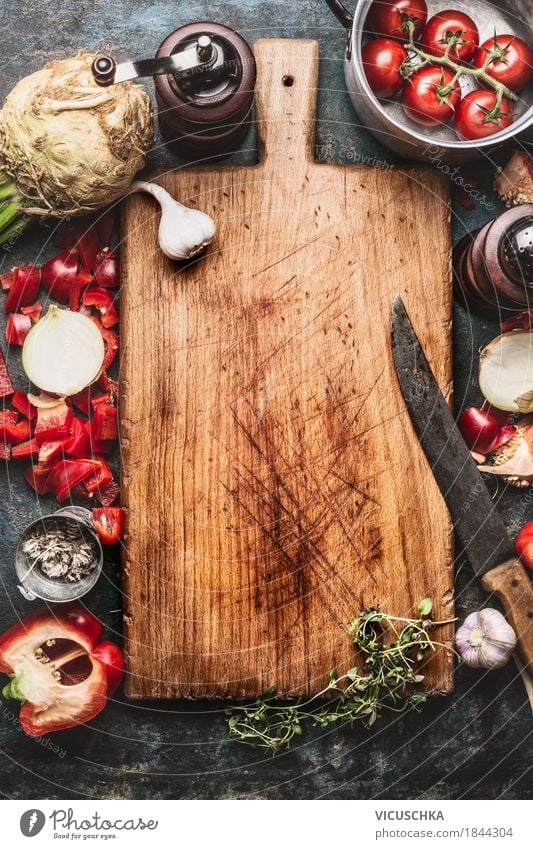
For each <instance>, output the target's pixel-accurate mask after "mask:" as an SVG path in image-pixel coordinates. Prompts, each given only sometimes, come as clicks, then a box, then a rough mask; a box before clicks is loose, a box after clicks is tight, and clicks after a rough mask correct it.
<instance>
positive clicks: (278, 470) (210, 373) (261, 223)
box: [121, 40, 453, 698]
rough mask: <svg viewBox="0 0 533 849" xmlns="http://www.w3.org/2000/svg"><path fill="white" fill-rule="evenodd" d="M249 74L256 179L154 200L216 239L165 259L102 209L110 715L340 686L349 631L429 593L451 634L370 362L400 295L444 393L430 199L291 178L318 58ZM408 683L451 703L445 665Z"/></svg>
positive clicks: (196, 179)
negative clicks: (333, 672)
mask: <svg viewBox="0 0 533 849" xmlns="http://www.w3.org/2000/svg"><path fill="white" fill-rule="evenodd" d="M255 55H256V57H257V61H258V90H257V115H258V121H259V135H260V141H261V159H260V164H259V165H257V166H256V167H250V168H244V167H243V168H233V167H225V166H224V165H221V164H220V165H217V166H216V167H211V168H208V169H205V170H202V169H191V170H178V171H176V172H173V173H168V174H165V175H164V176H162V177H161V178H160V182H161V184H162V185H164V186H165V187H166V188H167V189H168V190H169V191H170V192H171V193H172V194H173V195H174V196H176V197H177V198H179V199H181V200H182V201H183V202H184V203H186V204H188V205H191V206H197V207H198V208H200V209H203V210H205V211H206V212H208V213H210V214H211V215H212V216H213V217H214V218H215V219H216V221H217V224H218V234H217V237H216V241H215V242H214V243H213V245H212V246H211V249H210V250H209V252H208V254H207V255H206V256H205V257H204V258H202V259H201V260H199V261H197V262H195V263H193V264H191V265H189V267H183V266H180V265H178V264H176V263H174V262H171V261H170V260H167V259H166V258H165V257H164V256H163V255H162V254H161V252H160V251H159V249H158V244H157V227H158V221H159V211H158V207H157V205H156V204H155V203H154V202H153V199H152V198H151V197H149V196H145V195H143V196H141V195H136V196H134V197H132V198H130V199H129V200H128V201H127V202H126V204H125V210H124V221H123V224H124V229H123V235H124V247H123V266H122V267H123V288H122V352H123V353H122V364H121V387H122V399H121V428H122V452H123V456H122V463H123V465H122V470H123V471H122V493H123V503H124V506H125V507H126V510H127V527H126V537H125V541H124V556H123V577H124V590H125V596H124V621H125V633H126V656H127V667H128V672H129V676H128V679H127V685H126V690H127V694H128V696H130V697H150V698H152V697H161V698H163V697H165V698H166V697H169V698H174V697H179V698H181V697H204V696H207V697H231V698H236V697H241V696H243V697H244V696H246V697H248V696H254V695H259V694H260V693H261V692H263V691H264V689H265V688H266V687H267V686H269V685H272V684H274V685H276V686H277V687H278V688H279V691H280V692H282V693H286V694H296V693H313V692H317V691H319V690H320V689H321V688H322V687H323V685H324V683H325V680H326V677H327V674H328V672H329V670H330V669H332V668H333V667H336V668H337V669H338V670H339V671H340V670H343V669H346V668H348V667H351V666H352V665H353V664H354V657H353V653H352V651H351V648H350V639H349V637H348V636H347V634H346V630H345V627H346V623H347V622H348V620H349V619H350V618H353V617H354V616H355V615H356V614H357V613H358V612H359V611H360V610H361V609H363V608H365V607H368V606H371V605H380V606H381V608H382V609H383V610H386V611H388V612H392V613H395V614H397V615H398V616H405V615H412V613H413V611H414V610H415V609H416V605H417V602H418V601H419V600H420V599H421V598H423V597H424V596H428V595H429V596H431V597H432V598H433V599H434V602H435V607H436V613H437V616H439V617H440V616H443V617H449V616H450V615H452V614H453V590H452V587H453V574H452V569H451V563H452V537H451V528H450V522H449V518H448V515H447V512H446V509H445V507H444V504H443V501H442V499H441V496H440V494H439V492H438V490H437V487H436V485H435V483H434V481H433V477H432V475H431V472H430V470H429V468H428V466H427V463H426V460H425V458H424V456H423V454H422V451H421V449H420V447H419V445H418V442H417V439H416V437H415V435H414V431H413V429H412V426H411V424H410V420H409V416H408V414H407V412H406V410H405V407H404V403H403V400H402V398H401V396H400V393H399V390H398V387H397V383H396V379H395V375H394V370H393V365H392V360H391V351H390V340H389V323H390V309H391V305H392V302H393V299H394V296H395V295H396V294H397V293H401V295H402V297H403V299H404V301H405V303H406V305H407V308H408V310H409V312H410V314H411V317H412V319H413V321H414V323H415V326H416V327H417V328H418V330H419V333H420V336H421V338H422V341H423V343H424V345H425V348H426V351H427V353H428V356H429V359H430V361H431V362H432V364H433V367H434V369H435V371H436V374H437V376H438V378H439V380H440V383H441V387H442V389H443V390H444V391H445V392H446V393H448V394H449V393H450V388H451V299H452V295H451V282H450V277H451V275H450V252H451V245H450V228H449V198H448V189H447V186H446V184H445V182H444V181H443V180H442V179H441V177H440V176H439V174H438V173H436V171H434V170H431V169H423V168H419V167H417V168H395V169H393V168H390V167H383V166H382V167H345V166H343V165H319V164H317V163H315V161H314V158H313V140H314V117H315V99H316V87H317V80H318V44H317V43H316V42H315V41H289V40H275V41H274V40H273V41H270V40H269V41H261V42H259V43H258V44H256V46H255ZM354 120H355V118H354ZM439 636H440V639H441V640H443V641H449V640H450V639H451V638H452V631H451V629H450V628H447V629H445V630H443V631H442V632H441V633H440V634H439ZM427 681H428V685H429V687H430V689H431V690H433V691H434V692H441V693H444V692H448V691H449V690H450V689H451V687H452V659H451V656H449V655H447V654H446V653H445V652H443V651H439V652H438V653H437V654H436V656H435V657H434V658H433V660H432V661H431V663H430V665H429V669H428V679H427Z"/></svg>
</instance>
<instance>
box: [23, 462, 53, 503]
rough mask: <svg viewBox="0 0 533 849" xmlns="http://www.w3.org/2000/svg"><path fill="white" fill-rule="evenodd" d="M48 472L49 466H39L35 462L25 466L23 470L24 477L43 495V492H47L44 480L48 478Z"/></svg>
mask: <svg viewBox="0 0 533 849" xmlns="http://www.w3.org/2000/svg"><path fill="white" fill-rule="evenodd" d="M49 474H50V467H49V466H41V465H39V464H37V465H35V466H29V468H27V469H26V471H25V472H24V477H25V478H26V481H27V482H28V483H29V485H30V486H31V487H32V489H34V490H35V492H37V493H38V494H39V495H44V494H45V492H48V490H47V488H46V481H47V480H48V476H49Z"/></svg>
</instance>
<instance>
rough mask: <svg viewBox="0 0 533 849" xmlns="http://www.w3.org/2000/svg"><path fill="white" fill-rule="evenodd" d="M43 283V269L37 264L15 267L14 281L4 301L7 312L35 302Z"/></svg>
mask: <svg viewBox="0 0 533 849" xmlns="http://www.w3.org/2000/svg"><path fill="white" fill-rule="evenodd" d="M40 285H41V269H40V268H37V266H36V265H26V266H25V267H24V268H14V269H13V283H12V284H11V288H10V289H9V292H8V295H7V298H6V300H5V302H4V309H5V311H6V312H16V311H17V310H19V309H20V308H21V307H29V305H30V304H33V302H34V301H35V299H36V297H37V293H38V292H39V286H40Z"/></svg>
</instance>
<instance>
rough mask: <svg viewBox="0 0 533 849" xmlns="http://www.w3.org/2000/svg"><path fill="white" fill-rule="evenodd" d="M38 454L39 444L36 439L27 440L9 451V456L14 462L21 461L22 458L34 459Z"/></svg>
mask: <svg viewBox="0 0 533 849" xmlns="http://www.w3.org/2000/svg"><path fill="white" fill-rule="evenodd" d="M38 453H39V443H38V442H37V440H36V439H28V440H27V441H26V442H21V443H19V445H14V446H13V448H12V451H11V455H12V457H13V459H14V460H16V459H22V458H23V457H24V458H26V457H35V456H36V455H37V454H38Z"/></svg>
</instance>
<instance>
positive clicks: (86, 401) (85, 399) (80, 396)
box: [70, 386, 92, 416]
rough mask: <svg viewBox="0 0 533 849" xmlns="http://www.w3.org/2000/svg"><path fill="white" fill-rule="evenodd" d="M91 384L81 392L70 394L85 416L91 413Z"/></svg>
mask: <svg viewBox="0 0 533 849" xmlns="http://www.w3.org/2000/svg"><path fill="white" fill-rule="evenodd" d="M91 389H92V387H91V386H88V387H87V388H86V389H82V390H81V392H77V393H76V394H75V395H71V396H70V400H71V401H72V403H73V404H74V406H75V407H77V408H78V410H81V412H82V413H83V414H84V415H85V416H90V415H91Z"/></svg>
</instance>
